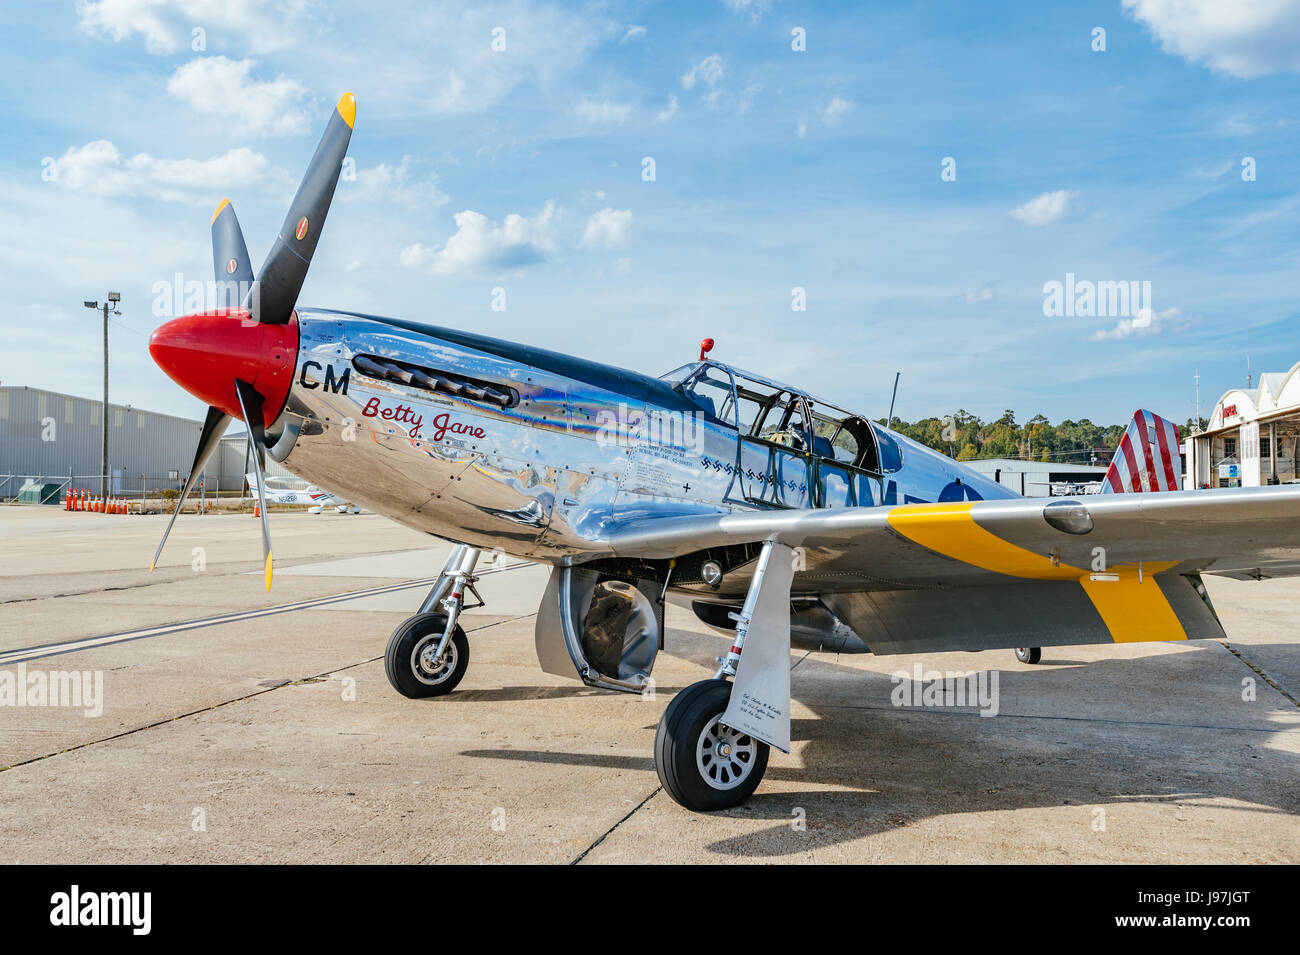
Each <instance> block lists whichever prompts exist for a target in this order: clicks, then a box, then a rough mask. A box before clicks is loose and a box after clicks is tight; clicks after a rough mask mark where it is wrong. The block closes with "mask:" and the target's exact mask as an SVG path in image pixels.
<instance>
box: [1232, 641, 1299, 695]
mask: <svg viewBox="0 0 1300 955" xmlns="http://www.w3.org/2000/svg"><path fill="white" fill-rule="evenodd" d="M1219 642H1220V643H1221V644H1222V645H1223V649H1225V650H1227V651H1228V652H1229V653H1231V654H1232V655H1233V656H1234V657H1236V658H1237V659H1238V660H1240V661H1241V662H1242V663H1244V664H1245V665H1246V666H1248V667H1250V669H1252V670H1254V671H1255V672H1256V673H1258V674H1259V678H1260V679H1261V680H1263V681H1264V682H1265V683H1267V684H1268V685H1269V686H1271V687H1272V688H1273V689H1275V690H1277V691H1278V692H1279V693H1281V694H1282V695H1283V696H1285V697H1286V698H1287V699H1288V700H1290V701H1291V702H1292V703H1293V704H1295V705H1296V706H1300V700H1297V699H1296V698H1295V697H1294V696H1292V695H1291V694H1290V693H1288V692H1287V691H1286V690H1284V689H1282V687H1280V686H1278V683H1277V681H1276V680H1274V679H1273V678H1272V677H1271V676H1269V675H1268V674H1267V673H1265V672H1264V671H1263V669H1261V668H1260V667H1259V666H1257V665H1256V664H1255V663H1253V662H1251V661H1250V660H1248V659H1246V655H1245V654H1244V653H1242V652H1241V651H1240V650H1238V649H1237V648H1236V647H1234V646H1233V645H1232V644H1230V643H1227V642H1225V641H1223V640H1220V641H1219Z"/></svg>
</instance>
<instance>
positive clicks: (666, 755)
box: [655, 541, 793, 812]
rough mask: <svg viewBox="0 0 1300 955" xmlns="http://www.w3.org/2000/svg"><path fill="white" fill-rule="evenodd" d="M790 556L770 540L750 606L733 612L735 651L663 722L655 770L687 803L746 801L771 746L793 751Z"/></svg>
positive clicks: (704, 806) (702, 807) (702, 808)
mask: <svg viewBox="0 0 1300 955" xmlns="http://www.w3.org/2000/svg"><path fill="white" fill-rule="evenodd" d="M791 554H792V551H791V548H789V547H786V546H785V545H783V544H778V543H776V542H775V541H768V542H767V543H766V544H765V545H764V547H763V552H762V553H761V554H760V555H759V558H758V562H757V564H756V565H755V569H754V579H753V581H752V582H751V583H750V586H749V592H748V593H747V594H746V595H745V604H744V606H743V607H742V608H741V610H740V612H739V613H733V614H731V617H732V619H733V620H735V621H736V634H735V637H734V638H733V640H732V645H731V650H730V652H729V653H728V654H727V655H726V656H725V657H722V658H720V659H719V661H718V662H719V663H720V664H721V665H720V666H719V667H718V672H717V673H715V674H714V676H713V679H711V680H701V681H700V682H699V683H693V684H691V685H690V686H688V687H687V688H686V689H684V690H682V692H680V693H678V694H677V696H675V697H674V698H673V701H672V702H671V703H669V704H668V708H667V709H666V710H664V715H663V717H662V718H661V719H660V721H659V729H658V731H657V732H656V733H655V769H656V770H657V771H658V773H659V781H660V782H661V783H662V784H663V787H664V790H665V791H666V792H667V793H668V795H670V796H672V797H673V799H675V800H676V801H677V802H678V803H680V804H681V805H682V806H685V807H686V808H687V809H691V810H693V811H695V812H715V811H717V810H719V809H730V808H732V807H733V806H738V805H740V804H741V803H742V802H744V801H745V800H746V799H748V798H749V797H750V796H752V795H753V794H754V790H756V789H757V788H758V784H759V783H760V782H762V780H763V773H764V772H766V771H767V758H768V755H769V753H770V752H771V747H772V746H773V745H774V746H776V747H777V748H778V749H780V750H783V751H785V752H787V753H788V752H789V751H790V584H791V581H792V580H793V561H792V560H791ZM742 650H748V655H746V656H745V664H744V666H743V667H742V666H741V651H742ZM728 678H732V679H734V681H735V682H734V683H733V682H731V680H729V679H728Z"/></svg>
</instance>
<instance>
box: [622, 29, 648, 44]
mask: <svg viewBox="0 0 1300 955" xmlns="http://www.w3.org/2000/svg"><path fill="white" fill-rule="evenodd" d="M643 36H645V27H638V26H630V27H628V28H627V32H626V33H624V34H623V39H621V40H619V41H618V42H619V43H626V42H627V41H628V40H639V39H640V38H641V37H643Z"/></svg>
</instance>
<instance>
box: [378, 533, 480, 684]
mask: <svg viewBox="0 0 1300 955" xmlns="http://www.w3.org/2000/svg"><path fill="white" fill-rule="evenodd" d="M478 556H479V551H478V549H477V548H475V547H469V546H468V545H465V544H457V545H456V548H455V549H454V550H453V551H452V552H451V556H450V557H448V558H447V563H446V565H445V566H444V567H443V569H442V573H441V574H439V575H438V581H437V583H435V584H434V585H433V588H432V589H431V590H430V591H429V595H428V596H427V597H425V598H424V603H422V604H421V605H420V609H419V611H418V612H417V613H416V614H414V615H413V616H411V617H407V618H406V619H405V620H403V621H402V624H401V626H399V627H398V628H397V629H396V630H394V631H393V635H392V636H391V637H390V638H389V640H388V648H387V649H386V650H385V651H384V673H385V675H387V677H388V682H389V683H390V684H392V687H393V689H395V690H396V691H397V692H398V693H400V694H402V695H403V696H407V697H411V698H412V699H418V698H421V697H426V696H445V695H446V694H448V693H450V692H451V691H452V690H454V689H455V688H456V685H457V684H458V683H460V681H461V679H462V678H463V677H464V676H465V671H466V669H468V667H469V640H468V639H467V638H466V636H465V631H464V630H462V629H461V628H460V625H459V624H458V622H457V621H458V620H459V618H460V612H461V611H462V610H463V609H465V593H466V591H468V592H469V593H471V594H473V595H474V597H475V598H476V599H477V600H478V603H477V604H472V605H471V609H473V607H481V606H483V598H482V597H481V596H479V592H478V590H476V589H475V587H474V582H475V581H476V580H477V579H478V578H477V577H475V576H474V565H475V564H477V563H478ZM435 608H437V609H435Z"/></svg>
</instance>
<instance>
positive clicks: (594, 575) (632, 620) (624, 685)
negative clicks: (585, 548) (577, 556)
mask: <svg viewBox="0 0 1300 955" xmlns="http://www.w3.org/2000/svg"><path fill="white" fill-rule="evenodd" d="M661 590H662V584H660V583H659V582H657V581H654V580H649V579H644V578H629V577H624V576H616V575H613V574H607V573H603V572H601V571H599V570H597V569H594V568H588V567H581V566H577V567H557V568H555V569H554V570H553V571H552V572H551V579H550V582H549V583H548V584H547V586H546V592H545V593H544V594H543V596H542V604H541V607H540V608H539V609H538V612H537V626H536V630H535V633H534V639H535V642H536V646H537V660H538V662H539V663H540V664H541V666H542V669H543V670H544V671H545V672H547V673H553V674H555V675H556V676H565V677H570V678H571V677H573V676H574V674H575V672H576V673H577V676H578V678H579V679H580V680H582V682H583V683H586V684H587V685H588V686H596V687H601V688H603V689H607V690H622V691H623V692H627V693H640V692H642V691H643V690H645V688H646V686H647V684H648V681H649V679H650V672H651V671H652V670H653V669H654V664H655V658H656V657H657V656H658V653H659V648H660V647H661V646H662V644H663V632H664V608H663V603H662V602H661V601H660V600H659V594H660V591H661Z"/></svg>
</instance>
